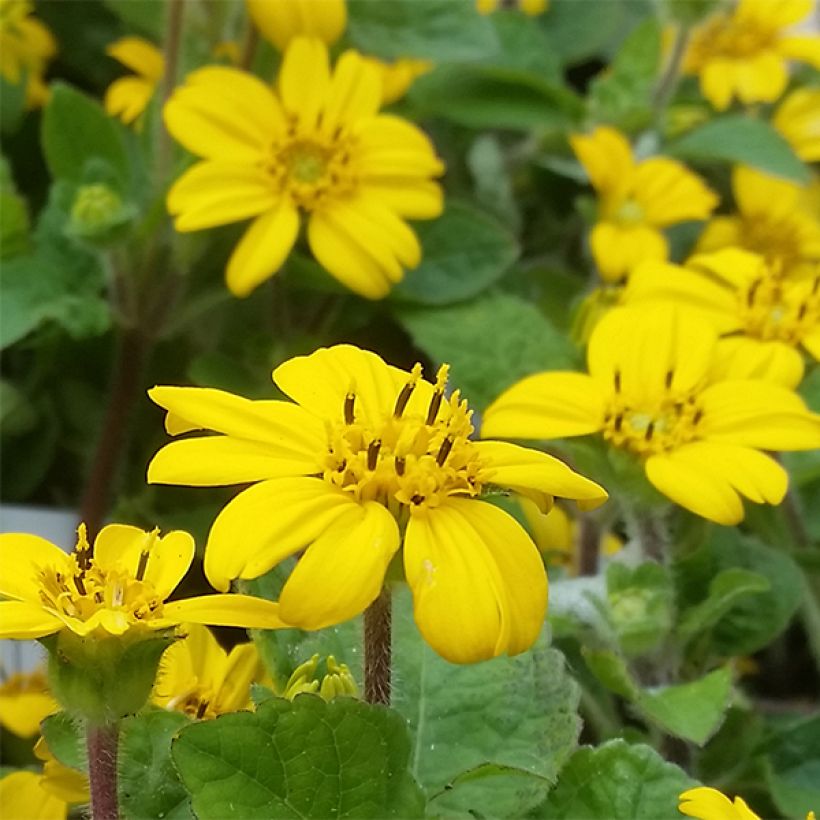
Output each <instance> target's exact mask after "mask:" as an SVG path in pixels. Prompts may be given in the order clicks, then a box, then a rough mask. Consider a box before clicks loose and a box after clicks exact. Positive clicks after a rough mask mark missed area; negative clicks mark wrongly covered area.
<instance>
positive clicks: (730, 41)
mask: <svg viewBox="0 0 820 820" xmlns="http://www.w3.org/2000/svg"><path fill="white" fill-rule="evenodd" d="M811 9H812V0H738V2H737V4H736V6H735V8H734V9H733V10H732V11H729V12H727V11H720V12H717V13H716V14H713V15H712V16H711V17H709V18H708V19H707V20H706V21H705V22H704V23H702V24H701V25H700V26H699V27H698V28H696V29H695V31H694V32H693V33H692V38H691V40H690V42H689V46H688V48H687V50H686V54H685V56H684V62H683V71H684V73H686V74H697V75H698V76H699V78H700V90H701V92H702V93H703V96H704V97H706V99H707V100H709V102H710V103H711V104H712V105H713V106H714V107H715V108H717V109H718V110H719V111H723V110H725V109H726V108H728V107H729V104H730V103H731V101H732V98H733V97H737V98H738V99H739V100H740V101H741V102H742V103H744V104H746V105H749V104H751V103H756V102H774V101H775V100H776V99H777V98H778V97H779V96H780V95H781V94H782V93H783V92H784V91H785V90H786V84H787V83H788V79H789V75H788V70H787V63H788V60H800V61H802V62H807V63H809V64H811V65H813V66H815V67H816V68H820V37H818V36H817V35H816V34H802V35H796V34H789V33H788V32H787V31H786V29H788V27H789V26H792V25H793V24H794V23H798V22H800V21H801V20H802V19H803V18H804V17H806V15H807V14H809V13H810V12H811Z"/></svg>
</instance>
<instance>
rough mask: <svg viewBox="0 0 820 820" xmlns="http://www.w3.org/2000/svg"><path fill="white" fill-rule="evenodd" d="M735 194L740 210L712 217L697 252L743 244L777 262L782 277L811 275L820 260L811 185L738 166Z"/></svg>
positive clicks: (818, 226) (819, 222) (819, 220)
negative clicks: (809, 189) (810, 194)
mask: <svg viewBox="0 0 820 820" xmlns="http://www.w3.org/2000/svg"><path fill="white" fill-rule="evenodd" d="M732 192H733V193H734V198H735V204H736V206H737V210H738V213H737V214H734V215H731V216H716V217H714V218H713V219H712V220H711V221H710V222H709V224H708V225H707V226H706V228H705V229H704V231H703V234H702V235H701V237H700V239H699V240H698V245H697V252H699V253H706V252H709V251H716V250H719V249H721V248H728V247H738V248H745V249H746V250H750V251H754V252H755V253H759V254H760V255H761V256H764V257H765V258H766V259H767V260H768V261H769V262H770V263H771V264H773V265H776V266H779V270H780V271H781V273H782V274H784V275H785V274H789V275H809V276H810V275H812V273H813V270H812V266H813V263H814V262H816V261H818V260H820V218H819V217H818V214H817V212H816V210H815V209H814V208H813V207H812V206H811V204H810V203H809V202H808V196H809V191H808V189H806V188H803V187H801V186H800V185H798V184H796V183H794V182H789V181H788V180H785V179H779V178H777V177H772V176H769V175H768V174H764V173H761V172H760V171H755V170H754V169H752V168H747V167H744V166H737V167H736V168H735V169H734V170H733V172H732ZM807 266H808V267H807Z"/></svg>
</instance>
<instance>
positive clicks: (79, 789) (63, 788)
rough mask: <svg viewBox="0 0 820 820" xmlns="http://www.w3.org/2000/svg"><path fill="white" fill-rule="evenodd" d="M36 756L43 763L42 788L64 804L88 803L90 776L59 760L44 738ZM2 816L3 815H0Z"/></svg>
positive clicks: (35, 752)
mask: <svg viewBox="0 0 820 820" xmlns="http://www.w3.org/2000/svg"><path fill="white" fill-rule="evenodd" d="M34 754H35V755H36V756H37V758H38V759H40V760H42V761H43V774H42V777H41V779H40V785H41V786H42V788H43V789H44V790H45V791H47V792H49V793H50V794H53V795H54V796H55V797H57V798H59V799H60V800H62V801H63V802H64V803H69V804H72V803H74V804H77V803H88V801H89V799H90V795H89V790H88V775H86V774H85V772H80V771H77V770H76V769H72V768H70V767H68V766H66V765H64V764H62V763H60V761H59V760H57V758H56V757H54V755H53V754H52V752H51V749H49V748H48V744H47V743H46V740H45V738H44V737H41V738H40V739H39V740H38V741H37V743H36V744H35V746H34ZM0 816H2V815H0Z"/></svg>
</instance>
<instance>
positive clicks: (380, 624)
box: [364, 586, 392, 706]
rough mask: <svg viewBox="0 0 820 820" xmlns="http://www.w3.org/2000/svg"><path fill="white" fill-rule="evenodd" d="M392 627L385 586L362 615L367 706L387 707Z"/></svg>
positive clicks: (387, 592)
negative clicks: (380, 705)
mask: <svg viewBox="0 0 820 820" xmlns="http://www.w3.org/2000/svg"><path fill="white" fill-rule="evenodd" d="M391 625H392V611H391V602H390V590H389V589H388V587H387V586H384V587H382V591H381V594H380V595H379V597H378V598H376V600H375V601H373V603H372V604H370V606H369V607H368V608H367V609H366V610H365V613H364V699H365V700H366V701H367V702H368V703H381V704H383V705H385V706H389V705H390V666H391V655H392V635H391Z"/></svg>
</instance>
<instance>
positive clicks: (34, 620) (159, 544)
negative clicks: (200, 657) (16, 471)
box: [0, 524, 282, 640]
mask: <svg viewBox="0 0 820 820" xmlns="http://www.w3.org/2000/svg"><path fill="white" fill-rule="evenodd" d="M193 558H194V541H193V538H191V536H190V535H188V533H187V532H182V531H181V530H177V531H174V532H170V533H168V534H167V535H165V536H163V537H160V535H159V532H158V531H157V530H154V531H153V532H144V531H143V530H140V529H138V528H137V527H130V526H127V525H124V524H110V525H109V526H107V527H104V528H103V529H102V530H101V531H100V534H99V535H98V536H97V538H96V540H95V542H94V550H93V553H92V551H91V548H90V546H89V544H88V541H87V540H86V535H85V526H84V525H82V524H81V525H80V528H79V530H78V538H77V546H76V549H75V551H74V552H73V553H72V554H70V555H69V554H67V553H65V552H63V551H62V550H61V549H60V548H59V547H58V546H56V545H55V544H52V543H51V542H50V541H46V540H45V539H44V538H40V537H39V536H36V535H28V534H23V533H12V534H7V535H0V563H2V565H3V574H2V577H0V596H2V597H3V598H5V599H7V600H2V601H0V638H17V639H23V640H25V639H28V638H42V637H44V636H45V635H52V634H54V633H56V632H61V631H63V630H70V631H71V632H73V633H75V634H77V635H81V636H85V635H89V636H93V637H101V638H102V637H105V636H108V635H125V634H126V633H128V634H129V635H134V636H136V637H138V636H139V635H140V634H143V633H146V632H150V631H153V630H158V629H168V628H169V627H173V626H176V625H177V624H180V623H182V622H184V621H191V622H195V623H206V624H214V625H222V626H245V627H258V628H262V629H265V628H274V627H277V626H281V625H282V624H281V621H280V620H279V618H278V615H277V611H278V607H277V605H276V604H273V603H271V602H270V601H263V600H261V599H259V598H252V597H250V596H246V595H203V596H200V597H197V598H188V599H186V600H183V601H173V602H171V603H166V602H165V599H166V598H167V597H168V596H169V595H170V594H171V593H172V592H173V591H174V589H175V588H176V586H177V584H179V582H180V581H181V580H182V578H183V576H184V575H185V573H186V572H187V571H188V567H190V565H191V561H192V560H193Z"/></svg>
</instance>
